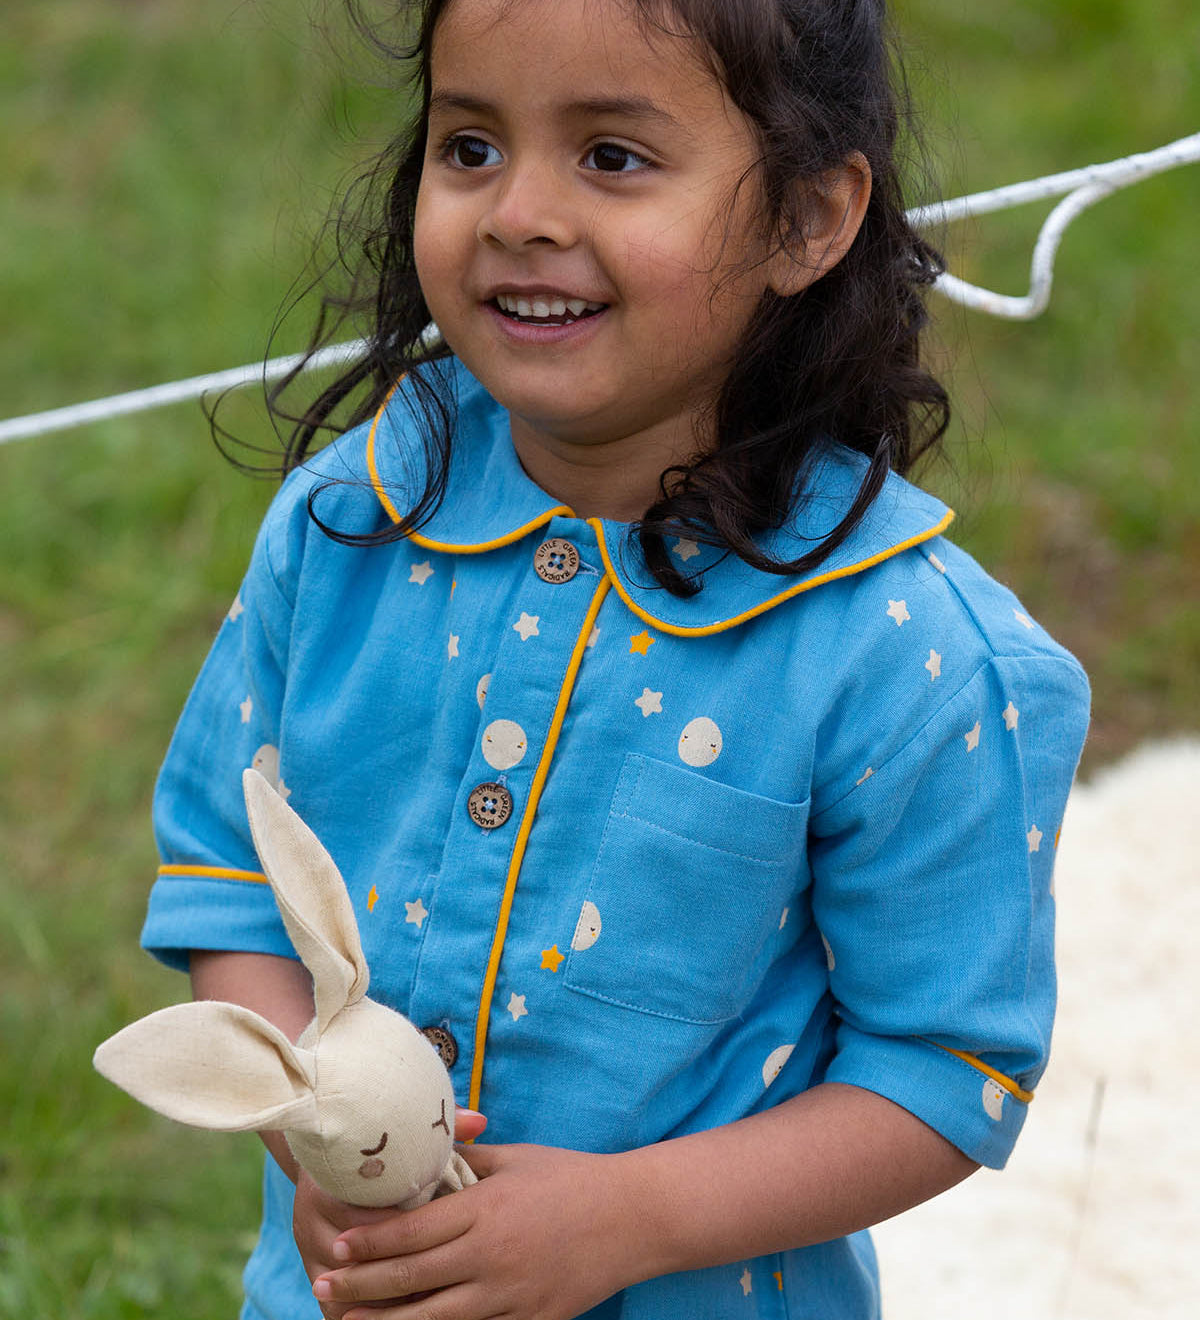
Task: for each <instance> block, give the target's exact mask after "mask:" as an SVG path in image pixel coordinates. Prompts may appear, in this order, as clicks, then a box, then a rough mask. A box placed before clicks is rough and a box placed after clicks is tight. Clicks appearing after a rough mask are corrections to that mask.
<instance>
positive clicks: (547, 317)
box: [491, 293, 608, 325]
mask: <svg viewBox="0 0 1200 1320" xmlns="http://www.w3.org/2000/svg"><path fill="white" fill-rule="evenodd" d="M491 305H492V306H493V307H495V308H496V310H497V311H498V312H500V313H501V315H503V316H506V317H508V319H509V320H510V321H518V322H520V323H521V324H522V325H574V323H575V322H576V321H583V320H586V319H587V318H588V317H589V316H595V315H596V314H597V313H598V312H602V311H604V309H605V308H606V307H607V306H608V304H607V303H599V302H587V301H586V300H585V299H583V298H560V297H553V296H545V295H543V296H537V297H529V298H523V297H518V296H517V295H516V294H511V293H498V294H497V295H496V296H495V297H494V298H493V299H492V302H491Z"/></svg>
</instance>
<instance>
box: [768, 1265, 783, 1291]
mask: <svg viewBox="0 0 1200 1320" xmlns="http://www.w3.org/2000/svg"><path fill="white" fill-rule="evenodd" d="M771 1277H772V1278H773V1279H774V1280H775V1287H776V1288H778V1289H779V1291H780V1292H783V1271H782V1270H772V1271H771Z"/></svg>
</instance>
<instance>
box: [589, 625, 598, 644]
mask: <svg viewBox="0 0 1200 1320" xmlns="http://www.w3.org/2000/svg"><path fill="white" fill-rule="evenodd" d="M599 640H600V629H599V628H596V627H593V628H592V635H591V636H590V637H589V638H588V639H587V644H588V646H589V648H590V647H593V646H595V645H596V643H597V642H598V641H599Z"/></svg>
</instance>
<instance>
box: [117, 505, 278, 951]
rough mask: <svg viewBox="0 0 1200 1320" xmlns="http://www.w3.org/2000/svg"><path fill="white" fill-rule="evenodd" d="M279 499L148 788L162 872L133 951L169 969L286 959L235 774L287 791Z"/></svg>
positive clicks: (276, 914) (237, 777)
mask: <svg viewBox="0 0 1200 1320" xmlns="http://www.w3.org/2000/svg"><path fill="white" fill-rule="evenodd" d="M285 489H286V488H285ZM289 503H290V502H289V501H284V500H277V502H276V504H275V505H273V506H272V509H271V511H270V512H269V513H268V516H267V519H266V520H265V522H264V523H263V526H262V529H261V530H260V532H259V535H258V540H257V542H256V545H255V548H254V552H253V555H252V557H251V562H250V567H249V569H248V572H247V574H246V577H245V580H244V581H243V583H242V586H241V589H240V590H239V592H238V594H237V597H236V599H235V600H234V602H233V604H232V606H231V607H230V610H229V612H228V614H227V615H226V617H225V619H224V620H223V621H222V624H221V628H220V631H219V632H218V634H217V637H216V639H215V641H214V644H213V647H212V649H211V651H210V652H209V655H208V658H207V660H206V661H205V664H204V666H203V668H202V669H201V671H200V674H199V676H198V677H197V679H196V682H195V685H194V686H193V688H192V691H191V694H190V695H189V697H188V700H187V703H186V705H185V707H184V710H183V713H182V715H181V716H180V720H179V723H178V725H177V727H176V729H175V733H174V736H173V738H172V740H171V744H170V747H169V749H168V752H167V756H166V759H165V761H164V764H163V767H162V770H161V772H160V774H159V779H158V784H157V786H156V789H155V796H154V828H155V838H156V841H157V843H158V849H159V854H160V858H161V861H162V866H161V867H160V868H159V874H158V879H157V881H156V882H155V884H154V887H153V889H152V890H151V894H150V903H149V908H148V911H147V916H146V922H145V925H144V927H143V930H142V937H141V938H142V946H143V947H144V948H146V949H148V950H149V951H150V952H151V953H152V954H154V955H155V957H157V958H159V959H160V960H161V961H163V962H165V963H166V964H167V965H168V966H172V967H176V968H179V969H180V970H186V969H187V966H188V951H189V950H191V949H228V950H238V951H246V952H260V953H275V954H283V955H289V956H294V955H293V950H292V946H291V943H290V941H289V940H288V938H287V934H286V932H285V930H284V927H283V924H282V921H281V920H280V917H279V912H278V909H277V907H276V904H275V898H274V895H273V893H272V891H271V889H270V886H269V885H268V884H267V883H266V877H265V876H263V875H262V874H261V869H260V866H259V862H258V859H257V856H256V854H255V851H254V846H253V843H252V842H251V838H250V831H249V826H248V823H247V820H246V809H245V804H244V801H243V797H242V771H243V770H244V769H245V768H246V767H247V766H250V765H254V766H256V767H257V768H259V769H260V770H262V772H263V773H264V774H265V775H267V777H268V778H270V779H272V781H273V782H274V783H275V784H276V786H277V787H278V788H279V791H280V792H282V793H284V794H285V795H286V793H287V792H288V788H287V783H286V779H285V764H284V763H281V749H280V711H281V708H282V703H283V696H284V683H285V674H286V671H287V651H288V643H289V636H290V630H291V620H292V597H291V596H290V595H289V591H288V589H287V581H286V573H285V572H284V571H283V569H281V567H280V564H278V563H276V562H275V556H274V555H273V548H275V543H276V542H279V543H280V544H282V546H283V547H284V549H285V550H286V545H287V526H286V523H287V507H288V504H289ZM286 559H287V556H286V553H283V554H280V555H279V560H280V561H281V563H282V565H283V566H284V568H285V567H286Z"/></svg>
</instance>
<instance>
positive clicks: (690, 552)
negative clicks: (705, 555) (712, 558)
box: [672, 536, 700, 564]
mask: <svg viewBox="0 0 1200 1320" xmlns="http://www.w3.org/2000/svg"><path fill="white" fill-rule="evenodd" d="M672 548H673V550H674V552H675V554H677V555H678V556H679V558H680V559H682V560H683V562H684V563H685V564H686V563H687V561H688V560H689V559H695V557H696V556H697V555H698V554H699V553H700V547H699V546H698V545H697V544H696V542H695V541H689V540H687V539H685V538H684V537H682V536H681V537H680V538H679V540H678V541H676V542H675V545H674V546H673V547H672Z"/></svg>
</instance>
